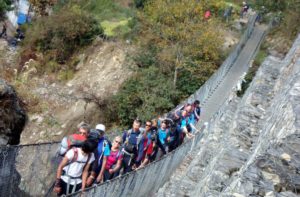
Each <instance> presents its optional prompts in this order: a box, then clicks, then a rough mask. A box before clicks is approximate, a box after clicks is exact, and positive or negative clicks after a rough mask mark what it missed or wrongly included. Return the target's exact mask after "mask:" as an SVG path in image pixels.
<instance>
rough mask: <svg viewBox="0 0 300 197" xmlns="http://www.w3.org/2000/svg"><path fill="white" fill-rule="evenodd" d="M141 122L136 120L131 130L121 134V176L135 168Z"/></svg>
mask: <svg viewBox="0 0 300 197" xmlns="http://www.w3.org/2000/svg"><path fill="white" fill-rule="evenodd" d="M140 127H141V121H140V120H138V119H136V120H134V122H133V125H132V129H129V130H128V131H125V132H124V133H123V137H122V140H123V142H124V144H123V148H122V151H123V161H122V167H123V174H126V173H127V172H130V171H132V170H133V168H135V167H136V166H137V164H136V159H137V156H138V145H139V143H140V140H141V138H142V136H141V130H140Z"/></svg>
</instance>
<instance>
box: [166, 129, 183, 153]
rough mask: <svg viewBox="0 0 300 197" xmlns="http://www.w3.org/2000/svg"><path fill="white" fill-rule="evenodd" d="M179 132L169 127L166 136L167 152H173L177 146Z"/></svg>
mask: <svg viewBox="0 0 300 197" xmlns="http://www.w3.org/2000/svg"><path fill="white" fill-rule="evenodd" d="M179 134H180V133H179V131H178V129H177V128H176V127H172V126H170V129H169V132H168V133H167V136H166V142H167V145H168V152H171V151H173V150H175V149H176V148H177V147H178V145H179Z"/></svg>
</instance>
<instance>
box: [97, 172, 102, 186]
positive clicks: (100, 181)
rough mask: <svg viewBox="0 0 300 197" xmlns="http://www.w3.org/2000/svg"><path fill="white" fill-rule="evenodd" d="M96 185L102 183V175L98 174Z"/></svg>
mask: <svg viewBox="0 0 300 197" xmlns="http://www.w3.org/2000/svg"><path fill="white" fill-rule="evenodd" d="M96 182H97V184H99V183H102V182H103V175H101V174H99V176H98V177H97V179H96Z"/></svg>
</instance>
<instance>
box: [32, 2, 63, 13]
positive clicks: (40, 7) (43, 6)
mask: <svg viewBox="0 0 300 197" xmlns="http://www.w3.org/2000/svg"><path fill="white" fill-rule="evenodd" d="M56 2H57V0H29V3H30V4H31V5H32V6H33V8H34V10H35V12H36V13H38V14H39V15H41V16H47V15H48V12H47V8H50V7H52V6H53V5H54V4H55V3H56Z"/></svg>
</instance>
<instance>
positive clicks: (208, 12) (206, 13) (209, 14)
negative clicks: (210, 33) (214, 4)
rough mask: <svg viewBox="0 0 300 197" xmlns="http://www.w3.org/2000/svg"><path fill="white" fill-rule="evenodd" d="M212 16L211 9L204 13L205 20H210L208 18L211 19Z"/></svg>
mask: <svg viewBox="0 0 300 197" xmlns="http://www.w3.org/2000/svg"><path fill="white" fill-rule="evenodd" d="M210 17H211V12H210V10H206V12H205V13H204V19H205V20H208V19H210Z"/></svg>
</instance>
